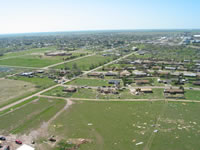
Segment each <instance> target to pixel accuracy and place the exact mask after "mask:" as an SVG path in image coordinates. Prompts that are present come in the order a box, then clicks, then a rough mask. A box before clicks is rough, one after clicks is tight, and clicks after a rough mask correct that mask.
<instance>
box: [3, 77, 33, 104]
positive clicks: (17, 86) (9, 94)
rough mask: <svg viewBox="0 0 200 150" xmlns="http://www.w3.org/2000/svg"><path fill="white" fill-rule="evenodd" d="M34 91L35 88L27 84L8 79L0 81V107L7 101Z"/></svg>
mask: <svg viewBox="0 0 200 150" xmlns="http://www.w3.org/2000/svg"><path fill="white" fill-rule="evenodd" d="M34 90H35V86H34V85H33V84H31V83H28V82H24V81H16V80H8V79H3V80H0V105H4V104H5V103H8V102H9V100H11V99H13V98H16V97H20V96H22V95H24V94H25V93H30V92H33V91H34Z"/></svg>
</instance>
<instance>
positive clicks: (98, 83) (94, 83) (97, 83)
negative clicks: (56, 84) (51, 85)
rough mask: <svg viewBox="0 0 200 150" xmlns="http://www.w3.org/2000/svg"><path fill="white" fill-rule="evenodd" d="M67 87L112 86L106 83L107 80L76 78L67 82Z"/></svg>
mask: <svg viewBox="0 0 200 150" xmlns="http://www.w3.org/2000/svg"><path fill="white" fill-rule="evenodd" d="M67 85H78V86H112V84H109V83H108V80H104V79H90V78H78V79H76V80H73V81H71V82H68V83H67Z"/></svg>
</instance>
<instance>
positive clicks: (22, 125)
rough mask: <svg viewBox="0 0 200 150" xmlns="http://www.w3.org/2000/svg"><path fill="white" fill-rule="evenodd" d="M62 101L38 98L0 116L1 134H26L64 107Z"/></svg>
mask: <svg viewBox="0 0 200 150" xmlns="http://www.w3.org/2000/svg"><path fill="white" fill-rule="evenodd" d="M65 103H66V102H65V101H64V100H57V99H46V98H40V99H37V98H36V100H35V101H32V102H31V103H30V104H27V105H26V106H24V107H22V108H20V109H17V110H15V111H13V112H10V113H8V114H5V115H3V116H0V122H1V124H0V128H1V129H3V130H1V134H9V133H28V131H32V130H33V129H36V128H39V127H40V125H41V124H42V123H43V122H47V121H48V120H49V119H50V118H51V117H53V115H54V114H55V113H56V112H58V111H59V110H60V109H61V108H63V107H64V106H65Z"/></svg>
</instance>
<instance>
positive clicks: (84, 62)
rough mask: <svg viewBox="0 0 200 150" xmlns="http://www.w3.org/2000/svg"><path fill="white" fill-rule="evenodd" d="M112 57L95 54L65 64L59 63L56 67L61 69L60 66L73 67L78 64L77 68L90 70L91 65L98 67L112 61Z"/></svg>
mask: <svg viewBox="0 0 200 150" xmlns="http://www.w3.org/2000/svg"><path fill="white" fill-rule="evenodd" d="M111 60H112V58H111V57H104V56H101V55H95V56H89V57H85V58H82V59H79V60H76V61H72V62H69V63H66V64H63V65H59V66H56V67H55V68H57V69H60V68H65V67H68V68H72V67H73V66H74V64H76V65H77V68H79V69H81V70H82V71H85V70H90V69H91V66H93V67H97V66H99V65H103V64H104V63H106V62H109V61H111Z"/></svg>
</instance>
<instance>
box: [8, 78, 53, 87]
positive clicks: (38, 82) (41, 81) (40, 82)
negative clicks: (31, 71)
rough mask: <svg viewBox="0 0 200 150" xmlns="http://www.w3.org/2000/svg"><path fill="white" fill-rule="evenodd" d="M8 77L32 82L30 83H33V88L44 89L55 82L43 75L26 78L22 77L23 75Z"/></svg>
mask: <svg viewBox="0 0 200 150" xmlns="http://www.w3.org/2000/svg"><path fill="white" fill-rule="evenodd" d="M10 79H13V80H20V81H25V82H29V83H32V84H34V85H35V88H37V89H45V88H48V87H50V86H52V85H54V84H55V82H54V81H53V80H52V79H49V78H47V77H44V78H40V77H32V78H28V77H24V76H13V77H10Z"/></svg>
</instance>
